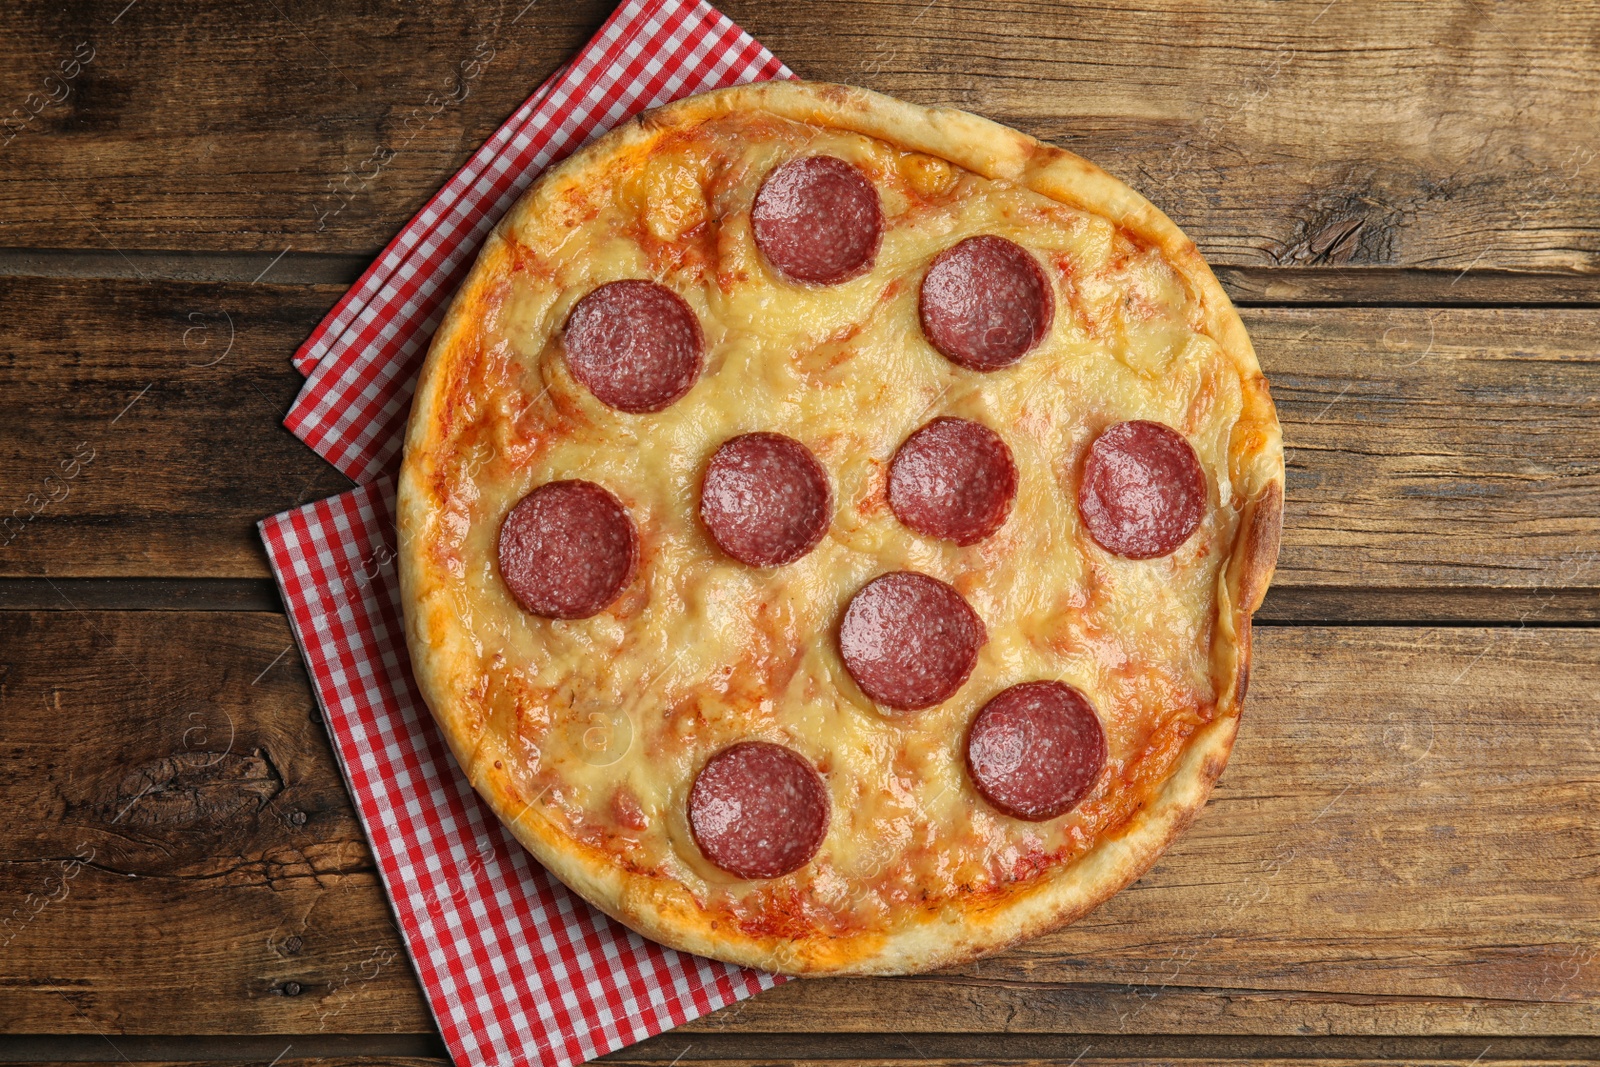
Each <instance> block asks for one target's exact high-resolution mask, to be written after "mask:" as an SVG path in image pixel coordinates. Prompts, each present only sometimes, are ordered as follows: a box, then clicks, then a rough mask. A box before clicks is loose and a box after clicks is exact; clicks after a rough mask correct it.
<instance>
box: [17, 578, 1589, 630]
mask: <svg viewBox="0 0 1600 1067" xmlns="http://www.w3.org/2000/svg"><path fill="white" fill-rule="evenodd" d="M0 611H264V612H271V613H273V614H278V615H281V614H283V601H282V599H281V598H280V597H279V595H278V590H277V587H276V586H275V585H274V584H273V583H272V581H271V580H270V579H266V578H0ZM1255 622H1256V625H1258V626H1372V625H1379V626H1473V627H1482V626H1510V627H1525V626H1541V627H1558V626H1595V625H1600V588H1593V589H1583V588H1577V589H1495V588H1492V587H1486V586H1483V587H1456V588H1449V587H1444V588H1436V589H1427V588H1419V589H1400V588H1382V587H1361V586H1274V587H1273V588H1272V589H1270V590H1268V592H1267V599H1266V603H1264V604H1263V605H1262V607H1261V610H1260V611H1258V612H1256V616H1255Z"/></svg>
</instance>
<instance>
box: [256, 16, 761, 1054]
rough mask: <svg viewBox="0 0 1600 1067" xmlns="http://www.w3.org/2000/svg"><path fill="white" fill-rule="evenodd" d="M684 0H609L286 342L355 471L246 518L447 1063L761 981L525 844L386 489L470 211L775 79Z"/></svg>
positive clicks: (625, 1020)
mask: <svg viewBox="0 0 1600 1067" xmlns="http://www.w3.org/2000/svg"><path fill="white" fill-rule="evenodd" d="M789 76H790V74H789V72H788V70H787V69H786V68H785V67H784V66H783V64H781V63H779V62H778V61H777V59H775V58H774V57H773V56H772V54H771V53H769V52H768V51H767V50H766V49H765V48H763V47H762V46H761V45H760V44H759V43H758V42H757V41H755V40H754V39H752V38H751V37H750V36H749V35H748V34H746V33H745V32H744V31H743V30H741V29H739V27H738V26H736V25H734V24H733V23H732V22H730V21H729V20H728V19H727V18H726V17H725V16H723V15H722V14H721V13H720V12H718V11H717V10H716V9H715V8H712V7H711V6H710V5H709V4H707V3H705V2H703V0H626V2H625V3H623V4H622V6H621V7H619V8H618V9H617V11H616V12H615V13H614V14H613V15H612V16H611V18H610V19H609V20H607V22H606V23H605V25H604V26H603V27H601V29H600V32H599V33H598V34H596V35H595V37H594V39H593V40H591V41H590V42H589V44H588V45H587V46H586V47H585V48H584V49H583V51H582V52H581V53H579V54H578V55H577V56H576V57H575V58H574V59H573V60H572V61H571V62H570V63H568V64H567V65H566V66H565V67H563V68H562V69H561V70H560V71H558V72H557V73H556V74H555V75H554V76H553V77H552V78H551V79H550V80H549V81H547V82H546V83H545V84H544V85H542V86H540V88H539V89H538V91H537V92H535V93H534V94H533V95H532V96H531V97H529V98H528V100H527V102H526V103H524V104H523V105H522V106H521V107H520V108H518V109H517V111H516V112H515V113H514V114H513V115H512V117H511V118H510V120H508V121H507V122H506V124H505V125H504V126H502V127H501V128H500V129H499V130H498V131H496V133H495V134H494V136H493V137H491V138H490V139H489V140H488V141H487V142H486V143H485V144H484V146H483V147H482V148H481V149H479V150H478V152H476V153H475V154H474V155H473V156H472V158H471V159H470V160H468V162H467V164H466V166H464V167H463V168H462V169H461V170H460V172H458V173H457V174H456V175H455V177H453V178H452V179H451V180H450V182H449V183H448V184H447V185H445V187H444V188H443V189H441V190H440V191H439V193H438V194H437V195H435V196H434V197H433V199H432V200H430V201H429V202H428V204H427V206H426V207H424V208H423V210H422V211H421V212H419V213H418V214H417V216H416V217H415V218H413V219H412V220H411V222H410V223H409V224H408V225H407V226H406V227H405V229H403V230H402V231H401V232H400V233H399V234H398V235H397V236H396V237H395V239H394V240H393V241H391V242H390V243H389V246H388V247H387V248H385V249H384V251H383V254H382V255H381V256H380V257H379V258H378V260H377V261H375V262H374V263H373V265H372V266H371V267H370V268H369V269H368V270H367V272H366V273H365V274H363V275H362V277H361V279H360V281H358V282H357V283H356V285H355V286H354V287H353V288H352V289H351V290H350V291H349V292H348V293H347V294H345V296H344V298H343V299H341V300H340V301H339V303H338V304H337V305H336V306H335V307H334V309H333V310H332V311H331V312H330V313H329V315H328V317H327V318H326V319H325V320H324V321H323V322H322V324H321V325H320V326H319V327H318V328H317V330H316V332H314V333H313V334H312V335H311V337H310V338H309V339H308V340H307V341H306V343H305V344H304V345H303V346H302V347H301V349H300V350H299V351H298V352H297V353H296V354H295V365H296V366H297V367H299V368H300V369H301V370H302V371H304V372H305V373H306V374H307V379H306V384H305V388H304V390H303V391H302V392H301V394H300V396H299V398H298V399H297V400H296V401H295V404H294V407H293V408H291V409H290V412H289V416H288V418H287V419H285V420H284V421H285V424H286V425H287V426H288V427H289V428H290V429H291V430H293V431H294V432H295V433H296V434H297V435H298V436H300V437H301V438H302V439H303V440H305V441H306V443H307V444H309V445H310V446H311V447H312V448H313V449H315V450H316V451H317V452H318V454H320V455H322V456H323V457H324V458H326V459H327V460H328V461H329V462H330V463H332V464H334V466H336V467H338V468H339V469H340V470H341V471H343V472H344V473H345V474H347V475H349V476H350V477H351V478H352V479H354V480H355V481H357V482H360V483H363V484H361V485H360V486H359V487H358V488H356V489H354V490H351V491H350V492H348V493H344V494H341V495H340V496H336V497H333V498H331V499H328V500H323V501H320V502H318V503H316V504H311V505H308V506H306V507H303V508H296V509H295V510H293V511H286V512H283V513H282V514H279V515H274V516H272V517H271V518H269V519H265V520H263V521H262V522H261V524H260V529H261V538H262V541H263V542H264V543H265V544H266V548H267V556H268V561H269V562H270V564H271V566H272V570H273V573H274V574H275V575H276V577H277V581H278V588H279V589H280V591H281V592H282V594H283V601H284V604H285V606H286V608H287V610H288V615H289V622H290V626H291V629H292V630H293V631H294V635H295V640H296V642H297V643H298V645H299V648H300V654H301V657H302V658H303V659H304V661H305V665H306V670H307V672H308V673H309V674H310V676H311V680H312V685H313V688H314V689H315V692H316V695H317V700H318V702H319V704H320V705H321V706H322V710H323V715H324V719H325V721H326V723H327V726H328V733H329V736H330V738H331V739H332V742H333V748H334V752H335V754H336V756H337V757H338V761H339V765H340V768H341V770H342V771H343V773H344V777H345V781H346V783H347V784H348V786H349V788H350V795H351V798H352V800H353V801H354V803H355V807H356V811H357V813H358V814H359V815H360V817H361V822H362V825H363V826H364V827H365V829H366V832H367V837H368V839H369V840H370V842H371V844H372V851H373V854H374V856H375V857H376V859H377V862H378V868H379V871H380V873H381V874H382V877H383V882H384V887H385V889H386V890H387V892H388V894H389V899H390V902H391V903H392V904H393V906H394V912H395V918H396V920H397V921H398V926H399V929H400V932H401V934H402V937H403V939H404V942H405V945H406V948H407V950H408V952H409V953H410V955H411V959H412V962H413V963H414V964H415V966H416V971H417V977H418V978H419V980H420V981H421V983H422V988H423V992H424V993H425V994H426V996H427V1000H428V1005H429V1007H430V1008H431V1009H432V1011H433V1015H434V1018H435V1019H436V1020H437V1021H438V1024H439V1029H440V1031H441V1032H442V1034H443V1035H444V1039H445V1042H446V1044H447V1045H448V1046H449V1049H450V1053H451V1056H452V1057H453V1058H454V1059H455V1061H456V1062H457V1063H459V1064H467V1063H471V1064H487V1065H508V1067H509V1065H511V1064H528V1063H536V1064H550V1065H564V1064H570V1063H578V1062H582V1061H584V1060H588V1059H592V1058H593V1057H595V1056H599V1055H603V1054H604V1053H606V1052H609V1051H612V1050H614V1049H617V1048H621V1047H623V1046H625V1045H628V1044H632V1043H633V1042H636V1041H640V1040H643V1039H644V1038H646V1037H649V1036H650V1035H652V1034H656V1033H659V1032H661V1031H663V1030H666V1029H670V1028H671V1027H673V1026H677V1025H679V1024H681V1023H684V1022H687V1021H689V1020H691V1019H694V1018H697V1017H698V1016H700V1015H703V1014H705V1013H707V1012H710V1011H714V1010H716V1009H717V1008H720V1007H722V1006H724V1005H727V1004H730V1003H733V1002H734V1001H736V1000H740V999H742V998H744V997H747V996H750V995H752V994H754V993H757V992H759V991H761V990H763V989H768V988H771V987H772V986H773V985H775V984H776V983H777V982H778V981H781V979H780V978H778V977H776V976H774V975H769V974H763V973H760V972H757V971H750V970H745V969H742V968H738V967H732V966H729V965H726V964H722V963H716V962H714V961H711V960H706V959H701V958H699V957H696V956H689V955H685V954H683V953H679V952H674V951H671V950H669V949H666V948H663V947H662V946H660V945H657V944H655V943H653V942H650V941H647V940H645V939H644V938H642V937H640V936H639V935H637V934H635V933H633V932H632V931H631V930H628V929H627V928H626V927H623V926H621V925H620V924H618V923H616V922H614V921H612V920H611V919H609V918H607V917H606V916H605V915H603V914H601V913H600V912H598V911H596V910H595V909H593V908H592V907H590V906H589V905H588V904H587V903H585V902H584V901H583V900H582V899H581V898H579V897H577V896H575V895H574V894H572V893H571V892H570V891H568V890H567V889H566V888H565V887H564V886H562V885H561V884H560V883H559V882H557V881H556V880H555V879H554V878H553V877H552V876H551V875H550V874H549V873H548V872H546V871H545V870H543V869H542V868H541V867H539V866H538V865H537V864H536V863H534V862H533V861H532V859H531V858H530V857H529V855H528V854H527V853H526V852H525V851H524V850H523V849H522V847H521V846H520V845H519V844H518V843H517V841H516V839H515V838H514V837H513V836H512V835H511V834H510V833H509V832H508V831H507V830H505V829H504V828H503V827H502V826H501V825H500V823H499V822H498V820H497V819H496V818H495V816H494V813H493V812H492V811H491V810H490V809H489V808H488V807H487V805H485V804H484V803H483V802H482V801H481V800H479V799H478V797H477V795H476V794H475V793H474V792H473V790H472V787H471V786H470V785H469V784H468V782H467V780H466V777H465V775H464V774H462V772H461V770H460V768H459V767H458V766H457V764H456V763H455V761H454V759H453V758H452V757H451V755H450V752H449V749H448V746H447V745H446V744H445V742H444V739H443V737H442V736H441V735H440V733H439V730H438V727H437V726H436V724H435V723H434V721H433V719H432V717H431V715H430V714H429V713H428V711H427V708H426V706H425V705H424V704H423V702H422V700H421V697H420V695H419V694H418V692H417V689H416V684H415V682H414V681H413V680H412V675H411V665H410V661H409V658H408V656H407V653H406V646H405V638H404V632H403V629H402V622H401V618H402V616H401V607H400V596H399V583H398V581H397V576H396V574H395V568H394V559H395V545H396V536H395V530H394V485H393V482H392V481H391V480H390V477H389V476H388V475H389V473H391V472H390V468H391V467H392V466H393V464H394V462H395V460H396V459H397V457H398V455H399V451H400V445H401V440H402V436H403V433H404V428H405V419H406V415H407V413H408V409H409V407H410V400H411V394H412V391H413V389H414V387H415V378H416V373H417V370H418V369H419V367H420V365H421V361H422V357H423V355H424V353H425V352H426V350H427V346H428V342H429V340H430V339H431V337H432V334H433V330H434V328H435V326H436V325H437V323H438V320H439V318H440V316H441V315H442V312H443V309H444V307H445V305H446V304H447V303H448V300H449V297H450V295H451V294H452V293H453V292H454V290H455V288H456V287H457V286H458V285H459V284H460V282H461V280H462V279H463V278H464V277H465V275H466V273H467V271H469V270H470V269H471V266H472V263H473V260H474V258H475V257H476V255H477V250H478V247H479V246H480V245H481V244H482V242H483V239H484V237H485V236H487V234H488V232H489V229H490V228H491V227H492V226H493V225H494V223H495V222H496V221H497V220H498V219H499V218H500V216H501V215H502V214H504V212H505V211H506V210H507V209H508V208H509V207H510V206H511V204H512V203H513V202H514V201H515V200H516V198H517V196H518V195H520V194H521V192H522V191H523V190H524V189H525V188H527V186H528V184H529V183H530V182H531V181H532V180H533V179H534V178H535V177H537V176H538V174H539V172H540V171H541V170H543V169H544V168H545V167H547V166H549V165H550V164H551V163H554V162H556V161H558V160H560V159H562V158H564V157H565V156H567V155H568V154H570V153H571V152H573V151H574V150H576V149H577V148H579V147H581V146H582V145H583V144H584V143H586V142H587V141H589V140H591V139H593V138H594V137H596V136H598V135H599V134H601V133H603V132H605V131H606V130H607V129H610V128H611V127H612V126H615V125H616V124H618V123H620V122H622V121H625V120H626V119H628V118H630V117H631V116H633V115H634V114H636V113H638V112H639V111H642V110H644V109H645V108H648V107H653V106H656V105H659V104H663V103H666V102H668V101H670V100H674V99H677V98H679V97H682V96H688V95H691V94H693V93H697V92H702V91H705V90H708V89H714V88H720V87H722V86H726V85H736V84H740V83H744V82H751V81H759V80H763V79H766V78H773V77H789Z"/></svg>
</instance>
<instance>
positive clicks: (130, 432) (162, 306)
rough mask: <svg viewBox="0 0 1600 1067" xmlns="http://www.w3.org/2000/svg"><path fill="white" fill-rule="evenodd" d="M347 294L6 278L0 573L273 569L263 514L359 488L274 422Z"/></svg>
mask: <svg viewBox="0 0 1600 1067" xmlns="http://www.w3.org/2000/svg"><path fill="white" fill-rule="evenodd" d="M337 293H338V291H337V290H335V289H332V288H326V287H323V288H302V287H296V286H288V287H277V286H271V285H267V284H264V283H263V284H260V285H226V286H217V285H194V284H188V283H181V282H168V283H163V284H161V285H145V284H140V283H134V282H113V283H94V284H89V283H85V282H83V281H80V280H72V279H15V278H13V279H0V300H3V301H4V302H5V304H6V307H7V308H8V315H9V319H8V321H9V327H10V328H9V330H8V342H9V344H8V347H7V348H6V350H5V352H4V353H3V354H0V367H3V368H4V369H3V373H4V376H5V380H6V387H7V390H8V395H7V402H8V405H9V406H10V408H11V410H12V411H14V412H27V417H26V418H10V419H5V420H0V470H3V471H4V473H3V474H0V493H3V495H0V546H3V547H0V575H4V576H28V577H40V576H45V575H48V576H50V577H52V578H54V577H105V576H120V575H132V576H139V577H144V576H155V575H168V574H181V575H184V576H186V577H204V578H266V577H268V576H269V574H270V572H269V571H268V570H267V565H266V556H265V554H264V552H263V551H262V548H261V543H260V540H259V539H258V538H257V536H256V531H255V523H256V521H257V520H258V519H260V518H263V517H264V516H266V515H269V514H271V513H273V512H276V511H281V510H282V509H284V508H288V507H293V506H295V505H297V504H303V503H307V502H309V501H312V500H317V499H320V498H322V497H325V496H328V495H330V494H332V493H336V492H340V491H342V490H344V489H346V488H348V487H349V486H350V482H349V480H348V479H346V478H345V477H344V476H343V475H341V474H339V473H338V472H337V471H335V470H334V469H333V468H332V467H330V466H329V465H328V464H327V463H325V462H323V461H322V460H321V459H320V458H318V457H317V455H316V454H315V453H313V452H312V451H311V450H310V449H308V448H306V447H305V445H303V444H302V443H301V442H300V441H298V440H297V439H295V437H294V436H293V435H292V434H290V433H289V432H288V431H287V430H286V429H284V428H283V426H282V425H281V420H282V419H283V416H284V413H285V412H286V411H287V410H288V408H289V405H290V404H291V403H292V402H293V401H294V397H295V395H296V394H297V393H298V392H299V390H300V387H301V384H302V379H301V378H300V376H299V375H298V374H297V373H295V371H294V369H293V367H291V366H290V365H289V362H288V360H289V356H290V354H291V353H292V352H293V351H294V348H295V346H296V345H298V344H299V343H300V341H301V340H302V339H303V338H304V337H305V335H306V333H307V332H308V331H309V330H310V329H311V327H312V326H313V325H314V324H315V323H316V321H317V320H318V319H319V318H320V317H321V315H322V314H323V312H324V310H325V309H326V306H327V305H328V303H329V302H331V301H332V300H333V299H335V298H336V296H337Z"/></svg>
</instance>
